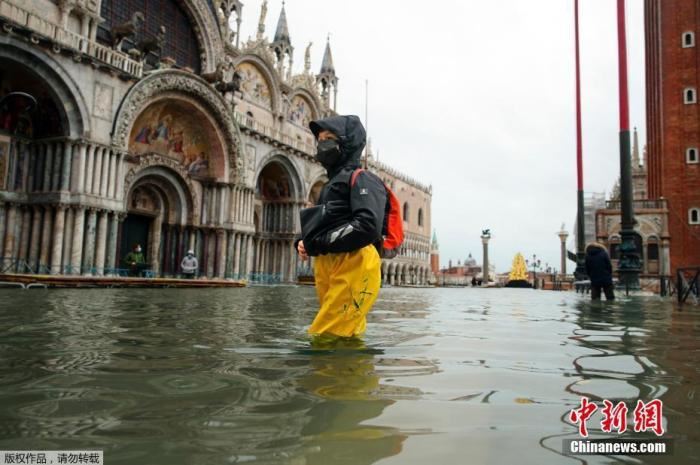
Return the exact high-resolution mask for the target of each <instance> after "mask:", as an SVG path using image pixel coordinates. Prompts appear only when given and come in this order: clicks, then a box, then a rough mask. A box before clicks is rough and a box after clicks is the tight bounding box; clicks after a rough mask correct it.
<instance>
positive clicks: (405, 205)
mask: <svg viewBox="0 0 700 465" xmlns="http://www.w3.org/2000/svg"><path fill="white" fill-rule="evenodd" d="M408 213H409V211H408V202H404V204H403V220H404V221H405V222H407V223H408Z"/></svg>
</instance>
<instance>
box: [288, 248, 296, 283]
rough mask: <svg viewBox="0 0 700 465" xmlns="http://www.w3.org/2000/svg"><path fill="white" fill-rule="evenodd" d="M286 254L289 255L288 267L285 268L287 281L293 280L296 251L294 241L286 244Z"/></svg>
mask: <svg viewBox="0 0 700 465" xmlns="http://www.w3.org/2000/svg"><path fill="white" fill-rule="evenodd" d="M287 254H288V255H289V267H288V268H287V272H288V275H287V277H288V278H289V281H295V277H296V270H297V251H296V250H294V241H291V242H289V243H288V244H287Z"/></svg>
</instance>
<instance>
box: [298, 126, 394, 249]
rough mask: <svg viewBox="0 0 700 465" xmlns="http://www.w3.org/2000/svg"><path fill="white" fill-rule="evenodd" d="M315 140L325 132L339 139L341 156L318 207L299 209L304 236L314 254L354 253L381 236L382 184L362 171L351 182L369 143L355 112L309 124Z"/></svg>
mask: <svg viewBox="0 0 700 465" xmlns="http://www.w3.org/2000/svg"><path fill="white" fill-rule="evenodd" d="M309 127H310V128H311V131H312V132H313V133H314V135H315V136H316V138H318V135H319V133H320V132H321V131H323V130H328V131H330V132H332V133H333V134H335V135H336V136H337V137H338V143H339V146H340V152H341V155H342V156H341V159H340V161H339V162H338V163H337V164H336V165H335V166H326V167H325V168H326V170H327V171H328V179H329V181H328V183H327V184H326V185H325V186H324V187H323V189H322V190H321V195H320V197H319V200H318V203H317V204H316V206H315V207H312V208H307V209H304V210H302V212H301V226H302V228H301V229H302V239H303V240H304V247H305V248H306V252H307V253H308V254H309V255H311V256H317V255H324V254H327V253H341V252H352V251H354V250H358V249H361V248H362V247H365V246H367V245H370V244H375V243H378V242H380V241H381V239H382V226H383V224H384V213H385V206H386V196H387V193H386V189H385V187H384V183H383V182H382V181H381V180H380V179H379V178H378V177H377V176H376V175H374V174H372V173H370V172H368V171H362V172H360V173H359V174H358V176H357V178H356V180H355V184H354V185H353V186H352V187H351V186H350V180H351V179H350V178H351V177H352V174H353V172H354V171H355V170H356V169H357V168H360V166H361V165H360V157H361V155H362V149H363V148H364V146H365V138H366V134H365V129H364V128H363V127H362V123H361V122H360V118H358V117H357V116H333V117H330V118H326V119H322V120H319V121H312V122H311V124H310V125H309Z"/></svg>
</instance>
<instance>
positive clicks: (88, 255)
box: [82, 208, 97, 275]
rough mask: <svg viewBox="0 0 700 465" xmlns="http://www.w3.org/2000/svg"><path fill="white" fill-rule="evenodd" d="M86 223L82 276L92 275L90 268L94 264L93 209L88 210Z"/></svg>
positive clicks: (94, 219) (95, 219) (94, 215)
mask: <svg viewBox="0 0 700 465" xmlns="http://www.w3.org/2000/svg"><path fill="white" fill-rule="evenodd" d="M86 223H87V224H86V226H85V246H84V248H83V266H82V273H83V274H84V275H89V274H92V268H93V266H94V263H95V229H96V228H97V211H96V210H95V209H94V208H89V209H88V214H87V222H86Z"/></svg>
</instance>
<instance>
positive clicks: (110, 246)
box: [105, 213, 119, 273]
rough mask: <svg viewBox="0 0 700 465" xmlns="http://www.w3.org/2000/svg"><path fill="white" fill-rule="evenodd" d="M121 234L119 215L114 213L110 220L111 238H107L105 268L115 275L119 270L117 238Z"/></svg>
mask: <svg viewBox="0 0 700 465" xmlns="http://www.w3.org/2000/svg"><path fill="white" fill-rule="evenodd" d="M118 234H119V214H117V213H112V216H111V218H110V226H109V236H108V238H107V257H106V260H105V264H106V265H105V266H106V267H107V268H108V269H109V270H110V273H114V269H115V268H117V236H118Z"/></svg>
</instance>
